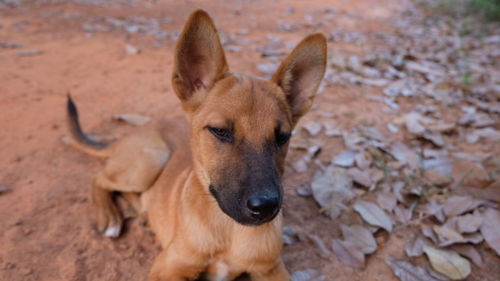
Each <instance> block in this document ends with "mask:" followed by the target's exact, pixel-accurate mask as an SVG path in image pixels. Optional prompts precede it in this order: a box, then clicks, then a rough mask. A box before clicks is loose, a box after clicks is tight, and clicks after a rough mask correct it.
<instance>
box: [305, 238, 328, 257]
mask: <svg viewBox="0 0 500 281" xmlns="http://www.w3.org/2000/svg"><path fill="white" fill-rule="evenodd" d="M307 237H308V238H309V240H311V242H313V244H314V246H315V250H316V253H318V255H320V256H321V257H322V258H325V259H327V258H329V257H330V251H329V250H328V248H327V247H326V245H325V242H323V239H321V237H319V236H318V235H314V234H308V235H307Z"/></svg>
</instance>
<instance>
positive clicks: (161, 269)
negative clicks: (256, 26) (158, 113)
mask: <svg viewBox="0 0 500 281" xmlns="http://www.w3.org/2000/svg"><path fill="white" fill-rule="evenodd" d="M174 59H175V63H174V70H173V75H172V86H173V88H174V91H175V94H176V95H177V97H178V98H179V99H180V101H181V103H182V108H183V110H184V111H185V113H186V117H187V121H188V122H187V123H184V122H170V123H168V122H159V123H158V125H155V126H152V127H148V128H143V129H142V130H140V131H138V132H135V133H133V134H131V135H129V136H127V137H125V138H123V139H120V140H118V141H116V142H114V143H111V144H109V145H106V144H104V143H101V142H96V141H95V140H92V139H91V138H89V137H88V136H86V135H85V134H84V133H83V132H82V130H81V128H80V125H79V123H78V114H77V111H76V107H75V106H74V104H73V102H72V101H71V99H69V100H68V113H69V114H68V116H69V120H70V127H71V128H72V132H73V134H72V135H73V136H74V139H75V140H76V142H75V146H76V147H77V148H79V149H81V150H83V151H85V152H87V153H90V154H92V155H95V156H99V157H106V158H108V160H107V162H106V165H105V167H104V169H103V171H102V172H100V173H99V174H98V175H97V176H96V177H95V179H94V181H93V186H92V198H93V202H94V205H95V207H96V210H97V222H98V227H99V229H100V230H101V231H103V232H104V234H105V235H107V236H110V237H117V236H118V235H119V233H120V229H121V224H122V219H121V216H120V213H119V211H118V208H117V207H116V205H115V204H114V202H113V200H112V197H111V192H113V191H119V192H121V194H123V195H124V196H125V198H127V199H128V200H129V201H130V202H131V203H132V205H133V206H134V207H135V208H136V209H137V211H138V212H139V213H140V214H143V215H144V216H147V219H148V222H149V224H150V226H151V227H152V229H153V230H154V232H155V234H156V237H157V239H158V240H159V242H160V243H161V246H162V252H161V253H160V255H159V256H158V257H157V258H156V259H155V262H154V264H153V267H152V269H151V271H150V275H149V280H150V281H159V280H163V281H167V280H168V281H181V280H194V279H197V278H203V279H208V280H234V279H235V278H237V277H238V276H240V275H242V274H248V275H249V276H250V278H251V279H252V280H262V281H286V280H289V274H288V272H287V271H286V269H285V266H284V264H283V262H282V260H281V249H282V226H283V218H282V215H281V212H280V209H281V205H282V202H283V186H282V180H281V177H282V174H283V169H284V162H285V156H286V153H287V149H288V142H289V139H290V136H291V132H292V129H293V128H294V126H295V125H296V124H297V122H298V120H299V118H300V117H301V116H303V115H304V114H305V113H306V112H308V111H309V110H310V108H311V106H312V104H313V100H314V97H315V94H316V91H317V89H318V86H319V84H320V82H321V80H322V78H323V75H324V72H325V67H326V61H327V51H326V40H325V38H324V36H323V35H321V34H313V35H310V36H308V37H306V38H305V39H304V40H302V41H301V42H300V43H299V44H298V46H297V47H296V48H295V49H294V50H293V51H292V53H291V54H290V55H289V56H288V57H287V58H286V59H285V60H284V61H283V63H282V64H281V66H280V67H279V68H278V70H277V71H276V73H275V74H274V75H273V77H272V79H271V80H264V79H260V78H256V77H253V76H248V75H243V74H239V73H233V72H230V71H229V69H228V65H227V63H226V58H225V55H224V51H223V49H222V46H221V43H220V40H219V36H218V33H217V30H216V28H215V26H214V24H213V22H212V20H211V19H210V17H209V16H208V14H207V13H206V12H204V11H202V10H197V11H195V12H193V13H192V14H191V16H190V17H189V20H188V21H187V23H186V25H185V27H184V30H183V32H182V34H181V35H180V38H179V40H178V42H177V46H176V49H175V57H174Z"/></svg>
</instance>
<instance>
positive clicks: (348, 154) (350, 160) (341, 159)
mask: <svg viewBox="0 0 500 281" xmlns="http://www.w3.org/2000/svg"><path fill="white" fill-rule="evenodd" d="M355 156H356V153H354V152H352V151H350V150H347V151H343V152H341V153H339V154H337V156H335V157H334V158H333V159H332V163H333V164H335V165H337V166H340V167H352V166H353V165H354V157H355Z"/></svg>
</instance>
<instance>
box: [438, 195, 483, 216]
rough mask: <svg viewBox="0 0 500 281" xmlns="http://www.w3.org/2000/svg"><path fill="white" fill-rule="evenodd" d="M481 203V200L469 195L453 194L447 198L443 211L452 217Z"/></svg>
mask: <svg viewBox="0 0 500 281" xmlns="http://www.w3.org/2000/svg"><path fill="white" fill-rule="evenodd" d="M481 203H482V201H481V200H477V199H474V198H472V197H469V196H453V197H450V198H448V199H447V200H446V202H445V203H444V207H443V211H444V214H445V215H446V216H447V217H449V218H450V217H454V216H458V215H461V214H463V213H465V212H468V211H471V210H473V209H475V208H476V207H478V206H479V205H480V204H481Z"/></svg>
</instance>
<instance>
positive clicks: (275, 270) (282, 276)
mask: <svg viewBox="0 0 500 281" xmlns="http://www.w3.org/2000/svg"><path fill="white" fill-rule="evenodd" d="M250 278H251V280H252V281H289V280H290V274H288V271H287V270H286V268H285V264H284V263H283V261H282V260H281V259H280V260H279V261H278V263H277V264H276V265H275V266H274V267H272V268H271V269H269V270H267V271H265V272H254V273H250Z"/></svg>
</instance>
